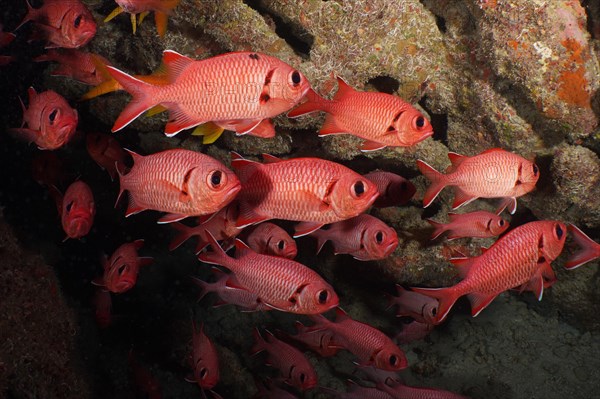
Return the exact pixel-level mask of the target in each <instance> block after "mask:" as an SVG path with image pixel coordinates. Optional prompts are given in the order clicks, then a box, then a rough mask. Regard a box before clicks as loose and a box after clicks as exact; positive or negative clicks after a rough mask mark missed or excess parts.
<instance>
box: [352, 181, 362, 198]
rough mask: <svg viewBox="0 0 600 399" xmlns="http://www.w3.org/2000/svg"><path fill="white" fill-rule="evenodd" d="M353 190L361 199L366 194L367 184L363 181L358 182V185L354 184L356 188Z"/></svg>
mask: <svg viewBox="0 0 600 399" xmlns="http://www.w3.org/2000/svg"><path fill="white" fill-rule="evenodd" d="M352 188H353V189H354V194H356V196H357V197H360V196H361V195H363V194H364V192H365V183H363V182H362V181H357V182H356V183H354V186H353V187H352Z"/></svg>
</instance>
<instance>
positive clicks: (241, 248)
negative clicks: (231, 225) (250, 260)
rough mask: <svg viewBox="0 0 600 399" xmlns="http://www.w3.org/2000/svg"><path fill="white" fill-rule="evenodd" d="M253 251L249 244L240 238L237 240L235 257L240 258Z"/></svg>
mask: <svg viewBox="0 0 600 399" xmlns="http://www.w3.org/2000/svg"><path fill="white" fill-rule="evenodd" d="M252 252H253V251H252V250H251V249H250V247H249V246H248V245H246V244H245V243H244V242H243V241H242V240H240V239H239V238H238V239H236V240H235V258H236V259H240V258H242V257H244V256H246V255H248V254H251V253H252Z"/></svg>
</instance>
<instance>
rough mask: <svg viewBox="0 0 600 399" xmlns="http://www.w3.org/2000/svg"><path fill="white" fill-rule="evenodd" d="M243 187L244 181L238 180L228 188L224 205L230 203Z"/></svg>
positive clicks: (224, 196)
mask: <svg viewBox="0 0 600 399" xmlns="http://www.w3.org/2000/svg"><path fill="white" fill-rule="evenodd" d="M241 189H242V183H240V182H238V183H237V184H236V185H234V186H232V187H231V188H230V189H229V190H227V191H226V192H225V194H224V195H223V198H224V202H223V203H224V206H225V205H227V204H229V203H230V202H231V201H233V200H234V198H235V197H236V196H237V194H238V193H239V192H240V190H241Z"/></svg>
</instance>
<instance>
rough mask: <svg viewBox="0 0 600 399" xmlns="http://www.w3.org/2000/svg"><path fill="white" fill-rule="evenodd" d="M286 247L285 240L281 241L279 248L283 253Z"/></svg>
mask: <svg viewBox="0 0 600 399" xmlns="http://www.w3.org/2000/svg"><path fill="white" fill-rule="evenodd" d="M284 247H285V241H283V240H280V241H279V242H278V243H277V248H279V249H280V250H281V251H283V248H284Z"/></svg>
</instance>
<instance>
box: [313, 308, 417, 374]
mask: <svg viewBox="0 0 600 399" xmlns="http://www.w3.org/2000/svg"><path fill="white" fill-rule="evenodd" d="M336 316H337V317H336V320H335V322H332V321H329V320H328V319H326V318H325V317H324V316H322V315H315V316H311V318H312V320H313V321H314V322H315V323H316V324H315V325H314V326H311V327H310V329H311V330H313V331H318V330H328V331H331V332H332V333H333V339H334V341H335V343H336V344H337V345H338V346H340V347H342V348H344V349H346V350H348V351H350V352H352V353H353V354H354V355H356V356H357V357H358V359H359V360H360V362H361V364H363V365H373V366H374V367H377V368H380V369H383V370H388V371H397V370H402V369H405V368H406V367H408V363H407V361H406V356H405V355H404V352H402V350H401V349H400V348H398V346H396V344H394V343H393V342H392V340H391V339H390V338H389V337H388V336H387V335H385V334H384V333H382V332H381V331H379V330H378V329H376V328H375V327H371V326H370V325H368V324H365V323H361V322H360V321H356V320H353V319H351V318H350V316H348V315H347V314H346V312H344V311H343V310H342V309H340V308H336Z"/></svg>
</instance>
